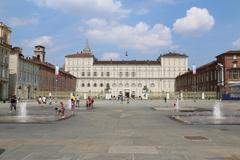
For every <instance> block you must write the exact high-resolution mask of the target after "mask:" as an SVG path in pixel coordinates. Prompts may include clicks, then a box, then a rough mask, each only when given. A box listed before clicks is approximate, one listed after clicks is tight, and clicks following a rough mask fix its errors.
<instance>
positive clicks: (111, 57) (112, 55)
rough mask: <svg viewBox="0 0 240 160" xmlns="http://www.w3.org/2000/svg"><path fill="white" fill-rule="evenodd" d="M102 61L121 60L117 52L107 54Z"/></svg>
mask: <svg viewBox="0 0 240 160" xmlns="http://www.w3.org/2000/svg"><path fill="white" fill-rule="evenodd" d="M101 59H102V60H119V59H120V54H119V53H115V52H105V53H104V54H103V56H102V58H101Z"/></svg>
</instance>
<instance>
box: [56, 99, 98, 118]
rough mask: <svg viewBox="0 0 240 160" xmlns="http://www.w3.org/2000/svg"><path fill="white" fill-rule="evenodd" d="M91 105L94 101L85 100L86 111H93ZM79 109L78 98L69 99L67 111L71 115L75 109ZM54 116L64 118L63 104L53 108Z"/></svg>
mask: <svg viewBox="0 0 240 160" xmlns="http://www.w3.org/2000/svg"><path fill="white" fill-rule="evenodd" d="M93 103H94V99H93V98H92V97H90V96H89V97H88V98H87V99H86V108H87V110H92V109H93ZM76 107H77V108H79V107H80V97H79V96H78V95H77V97H75V96H72V97H71V99H70V100H69V102H68V108H69V110H71V111H72V115H74V113H75V109H76ZM55 110H56V114H57V115H59V116H62V117H65V110H66V109H65V107H64V104H63V102H60V106H59V107H56V108H55Z"/></svg>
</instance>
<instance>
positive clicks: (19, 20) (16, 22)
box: [9, 17, 39, 27]
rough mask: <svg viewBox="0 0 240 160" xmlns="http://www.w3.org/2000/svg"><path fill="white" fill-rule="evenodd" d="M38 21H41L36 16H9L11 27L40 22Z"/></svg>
mask: <svg viewBox="0 0 240 160" xmlns="http://www.w3.org/2000/svg"><path fill="white" fill-rule="evenodd" d="M38 22H39V20H38V18H36V17H31V18H18V17H11V18H9V25H10V26H11V27H17V26H27V25H34V24H38Z"/></svg>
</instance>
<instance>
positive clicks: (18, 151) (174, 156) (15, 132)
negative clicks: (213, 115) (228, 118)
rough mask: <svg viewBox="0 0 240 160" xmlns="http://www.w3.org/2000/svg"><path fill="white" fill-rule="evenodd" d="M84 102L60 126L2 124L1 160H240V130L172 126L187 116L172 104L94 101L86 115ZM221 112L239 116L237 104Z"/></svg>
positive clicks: (205, 103)
mask: <svg viewBox="0 0 240 160" xmlns="http://www.w3.org/2000/svg"><path fill="white" fill-rule="evenodd" d="M84 103H85V102H83V101H81V106H80V109H77V110H76V113H75V115H74V116H72V117H70V118H68V119H64V120H61V121H54V122H45V123H0V151H1V155H0V159H1V160H204V159H206V160H238V159H240V152H239V151H240V127H239V125H201V124H200V125H187V124H183V123H180V122H177V121H174V120H172V119H170V118H169V116H170V115H173V114H183V113H179V112H173V110H172V108H173V103H174V101H167V103H165V102H164V101H163V100H146V101H145V100H142V101H141V100H137V101H133V100H131V101H130V104H127V103H126V102H124V103H123V104H121V103H120V102H119V101H115V100H109V101H107V100H96V102H95V104H94V110H93V111H87V110H86V108H85V104H84ZM214 103H215V101H214V100H198V101H196V102H194V101H193V100H184V101H180V102H179V105H180V108H181V109H184V108H205V109H209V110H212V108H213V105H214ZM65 104H66V103H65ZM54 105H56V104H54ZM54 105H53V106H48V105H46V106H44V107H43V106H39V105H38V104H37V103H36V102H28V108H27V109H28V110H33V108H40V110H41V109H42V110H46V109H47V110H49V111H50V110H54ZM154 108H155V109H154ZM8 109H9V104H8V103H5V104H3V103H1V104H0V110H1V114H3V113H6V114H8V112H9V110H8ZM38 112H39V111H38ZM222 112H223V114H234V115H235V116H236V115H240V106H239V102H238V101H224V102H223V107H222ZM42 113H43V114H45V113H46V112H45V111H44V112H42ZM51 113H53V114H54V112H51ZM48 114H49V113H48ZM239 118H240V117H239ZM191 136H192V137H191Z"/></svg>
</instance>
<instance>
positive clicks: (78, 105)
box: [76, 95, 80, 108]
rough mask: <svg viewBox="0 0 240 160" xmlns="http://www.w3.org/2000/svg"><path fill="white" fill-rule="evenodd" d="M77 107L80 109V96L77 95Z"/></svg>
mask: <svg viewBox="0 0 240 160" xmlns="http://www.w3.org/2000/svg"><path fill="white" fill-rule="evenodd" d="M76 107H78V108H79V107H80V96H79V95H77V101H76Z"/></svg>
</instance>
